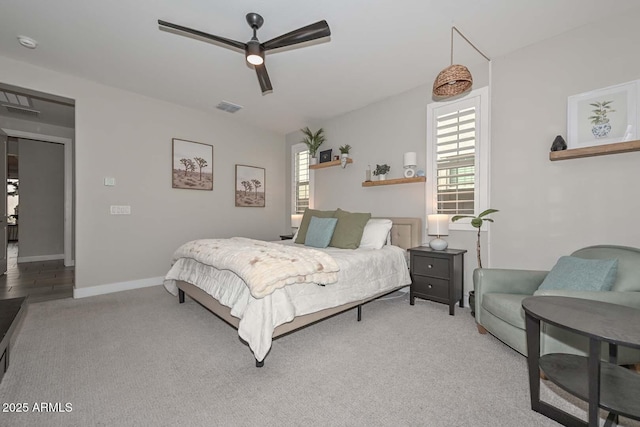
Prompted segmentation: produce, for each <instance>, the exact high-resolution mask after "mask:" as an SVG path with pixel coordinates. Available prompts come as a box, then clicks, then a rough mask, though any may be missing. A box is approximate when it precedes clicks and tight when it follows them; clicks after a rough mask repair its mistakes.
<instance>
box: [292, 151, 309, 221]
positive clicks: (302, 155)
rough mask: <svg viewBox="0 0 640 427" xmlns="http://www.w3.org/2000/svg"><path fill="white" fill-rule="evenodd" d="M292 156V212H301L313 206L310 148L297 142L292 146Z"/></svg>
mask: <svg viewBox="0 0 640 427" xmlns="http://www.w3.org/2000/svg"><path fill="white" fill-rule="evenodd" d="M291 157H292V159H293V167H292V168H291V170H292V175H293V183H292V186H291V189H292V193H293V197H292V205H291V213H292V214H301V213H303V212H304V210H305V209H306V208H308V207H311V206H312V203H311V193H312V180H311V174H310V172H309V158H310V156H309V150H308V148H307V146H306V145H305V144H296V145H294V146H293V147H291Z"/></svg>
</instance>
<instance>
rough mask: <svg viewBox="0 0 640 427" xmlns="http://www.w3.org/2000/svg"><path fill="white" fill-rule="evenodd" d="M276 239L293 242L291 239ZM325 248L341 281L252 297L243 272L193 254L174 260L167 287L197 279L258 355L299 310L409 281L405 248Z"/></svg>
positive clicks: (261, 356) (302, 312)
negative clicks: (209, 263)
mask: <svg viewBox="0 0 640 427" xmlns="http://www.w3.org/2000/svg"><path fill="white" fill-rule="evenodd" d="M278 244H285V245H292V246H297V247H304V246H302V245H295V244H294V243H292V241H285V242H281V243H278ZM322 251H324V252H326V253H328V254H329V255H331V256H332V257H333V258H334V259H335V260H336V262H337V263H338V266H339V267H340V272H339V273H338V281H337V282H336V283H333V284H329V285H326V286H319V285H316V284H308V283H297V284H292V285H288V286H285V287H283V288H281V289H277V290H276V291H274V292H273V293H272V294H270V295H267V296H265V297H264V298H254V297H253V296H252V295H251V293H250V292H249V288H248V287H247V285H246V284H245V283H244V281H243V280H242V279H240V277H238V276H237V275H236V274H234V273H232V272H231V271H228V270H218V269H215V268H213V267H210V266H207V265H204V264H202V263H199V262H197V261H195V260H194V259H190V258H181V259H179V260H177V261H176V263H175V264H174V265H173V267H172V268H171V270H170V271H169V273H168V274H167V276H166V278H165V288H166V289H167V290H168V291H169V292H171V293H172V294H174V295H177V294H178V288H177V286H176V283H175V281H176V280H183V281H185V282H189V283H192V284H195V285H197V286H198V287H200V288H202V289H203V290H204V291H205V292H207V293H209V294H210V295H212V296H213V297H214V298H216V299H217V300H218V301H219V302H220V303H221V304H223V305H225V306H227V307H229V308H230V309H231V314H232V315H233V316H235V317H237V318H239V319H240V322H239V326H238V335H240V337H241V338H242V339H243V340H245V341H246V342H247V343H248V344H249V347H250V348H251V350H252V351H253V353H254V356H255V358H256V360H258V361H261V360H263V359H264V358H265V356H266V355H267V353H268V352H269V349H270V348H271V341H272V335H273V330H274V329H275V328H276V327H277V326H279V325H282V324H284V323H287V322H290V321H291V320H293V318H294V317H296V316H301V315H305V314H309V313H314V312H316V311H320V310H324V309H326V308H331V307H336V306H339V305H342V304H346V303H349V302H353V301H358V300H361V299H364V298H367V297H370V296H372V295H376V294H379V293H382V292H384V291H390V290H392V289H394V288H397V287H401V286H405V285H409V284H410V283H411V279H410V277H409V272H408V269H407V263H406V260H405V256H404V255H405V251H404V250H403V249H401V248H399V247H397V246H391V245H387V246H384V247H383V248H382V249H355V250H350V249H336V248H326V249H322Z"/></svg>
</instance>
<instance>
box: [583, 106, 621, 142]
mask: <svg viewBox="0 0 640 427" xmlns="http://www.w3.org/2000/svg"><path fill="white" fill-rule="evenodd" d="M612 102H613V101H602V102H594V103H591V104H589V105H591V106H592V107H596V108H595V109H594V110H591V112H592V113H593V116H589V120H591V124H592V125H593V128H592V129H591V133H592V134H593V136H595V137H596V138H604V137H605V136H607V135H609V132H611V124H609V118H608V117H607V113H615V111H616V110H614V109H612V108H611V105H609V104H611V103H612Z"/></svg>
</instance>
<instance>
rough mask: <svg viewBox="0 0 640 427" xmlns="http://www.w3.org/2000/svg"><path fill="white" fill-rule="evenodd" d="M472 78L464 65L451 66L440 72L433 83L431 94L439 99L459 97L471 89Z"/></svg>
mask: <svg viewBox="0 0 640 427" xmlns="http://www.w3.org/2000/svg"><path fill="white" fill-rule="evenodd" d="M471 85H473V77H472V76H471V72H470V71H469V69H468V68H467V67H465V66H464V65H459V64H453V65H450V66H448V67H447V68H445V69H444V70H442V71H440V74H438V77H436V80H435V81H434V82H433V94H434V95H435V96H440V97H448V96H455V95H460V94H461V93H464V92H466V91H467V90H469V89H471Z"/></svg>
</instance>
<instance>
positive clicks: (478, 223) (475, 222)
mask: <svg viewBox="0 0 640 427" xmlns="http://www.w3.org/2000/svg"><path fill="white" fill-rule="evenodd" d="M496 212H500V211H499V210H497V209H487V210H486V211H484V212H482V213H481V214H480V215H478V216H473V215H455V216H453V217H452V218H451V222H456V221H458V220H459V219H462V218H471V226H472V227H475V228H477V229H478V243H477V244H476V252H477V256H478V268H482V258H481V257H480V229H481V228H482V224H483V223H484V222H485V221H489V222H493V219H491V218H485V217H486V216H487V215H491V214H492V213H496Z"/></svg>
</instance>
